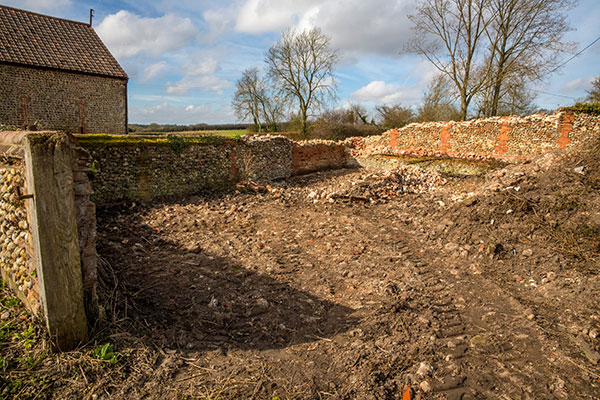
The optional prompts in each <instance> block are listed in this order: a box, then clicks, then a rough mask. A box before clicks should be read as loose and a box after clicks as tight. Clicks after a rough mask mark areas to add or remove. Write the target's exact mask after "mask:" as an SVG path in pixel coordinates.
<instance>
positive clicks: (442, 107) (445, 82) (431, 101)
mask: <svg viewBox="0 0 600 400" xmlns="http://www.w3.org/2000/svg"><path fill="white" fill-rule="evenodd" d="M455 100H456V94H455V93H454V90H453V88H452V82H450V80H449V79H448V77H447V76H446V75H444V74H438V75H436V76H435V77H434V78H433V79H432V80H431V82H430V83H429V87H428V88H427V90H426V91H425V94H424V96H423V104H422V105H421V107H419V111H418V114H417V120H419V121H422V122H427V121H452V120H458V119H460V114H459V112H458V110H457V109H456V106H455V104H454V102H455Z"/></svg>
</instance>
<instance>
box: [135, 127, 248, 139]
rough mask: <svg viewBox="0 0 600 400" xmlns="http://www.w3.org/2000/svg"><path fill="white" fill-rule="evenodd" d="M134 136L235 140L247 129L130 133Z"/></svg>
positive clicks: (244, 133)
mask: <svg viewBox="0 0 600 400" xmlns="http://www.w3.org/2000/svg"><path fill="white" fill-rule="evenodd" d="M131 133H132V134H134V135H163V136H164V135H177V136H225V137H230V138H235V137H239V136H243V135H247V134H248V130H247V129H229V130H212V131H181V132H131Z"/></svg>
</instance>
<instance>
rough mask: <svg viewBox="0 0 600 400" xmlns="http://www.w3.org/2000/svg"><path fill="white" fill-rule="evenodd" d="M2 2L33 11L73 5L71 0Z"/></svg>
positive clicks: (12, 0) (6, 0)
mask: <svg viewBox="0 0 600 400" xmlns="http://www.w3.org/2000/svg"><path fill="white" fill-rule="evenodd" d="M2 4H4V5H6V6H9V7H16V8H21V9H25V10H31V11H37V12H41V11H50V10H55V9H58V8H61V7H67V6H70V5H71V0H5V1H3V2H2Z"/></svg>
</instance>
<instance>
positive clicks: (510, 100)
mask: <svg viewBox="0 0 600 400" xmlns="http://www.w3.org/2000/svg"><path fill="white" fill-rule="evenodd" d="M527 84H528V79H527V77H525V76H518V75H512V76H510V77H509V79H507V80H506V82H505V83H504V84H503V85H502V87H501V90H500V93H498V98H497V99H496V91H495V89H494V86H493V85H489V86H486V87H485V88H484V89H483V90H482V91H481V92H480V93H479V94H478V95H477V98H476V103H477V105H478V110H477V116H479V117H486V116H493V115H528V114H531V113H533V112H534V111H535V109H536V107H535V105H534V103H533V101H534V100H535V97H536V96H535V94H534V93H533V92H531V91H530V90H528V88H527ZM494 99H496V103H493V101H494ZM492 106H494V107H495V111H494V112H493V113H492V111H491V109H492Z"/></svg>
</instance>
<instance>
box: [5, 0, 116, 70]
mask: <svg viewBox="0 0 600 400" xmlns="http://www.w3.org/2000/svg"><path fill="white" fill-rule="evenodd" d="M3 62H4V63H13V64H22V65H30V66H36V67H45V68H55V69H61V70H66V71H77V72H83V73H89V74H95V75H105V76H113V77H117V78H127V74H126V73H125V71H123V68H121V66H120V65H119V63H118V62H117V60H115V58H114V57H113V56H112V54H110V52H109V51H108V49H107V48H106V46H105V45H104V43H102V40H100V38H99V37H98V35H97V34H96V31H94V29H93V28H92V27H91V26H90V25H88V24H85V23H82V22H76V21H69V20H66V19H60V18H54V17H49V16H47V15H41V14H36V13H32V12H29V11H24V10H19V9H16V8H11V7H6V6H2V5H0V63H3Z"/></svg>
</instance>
